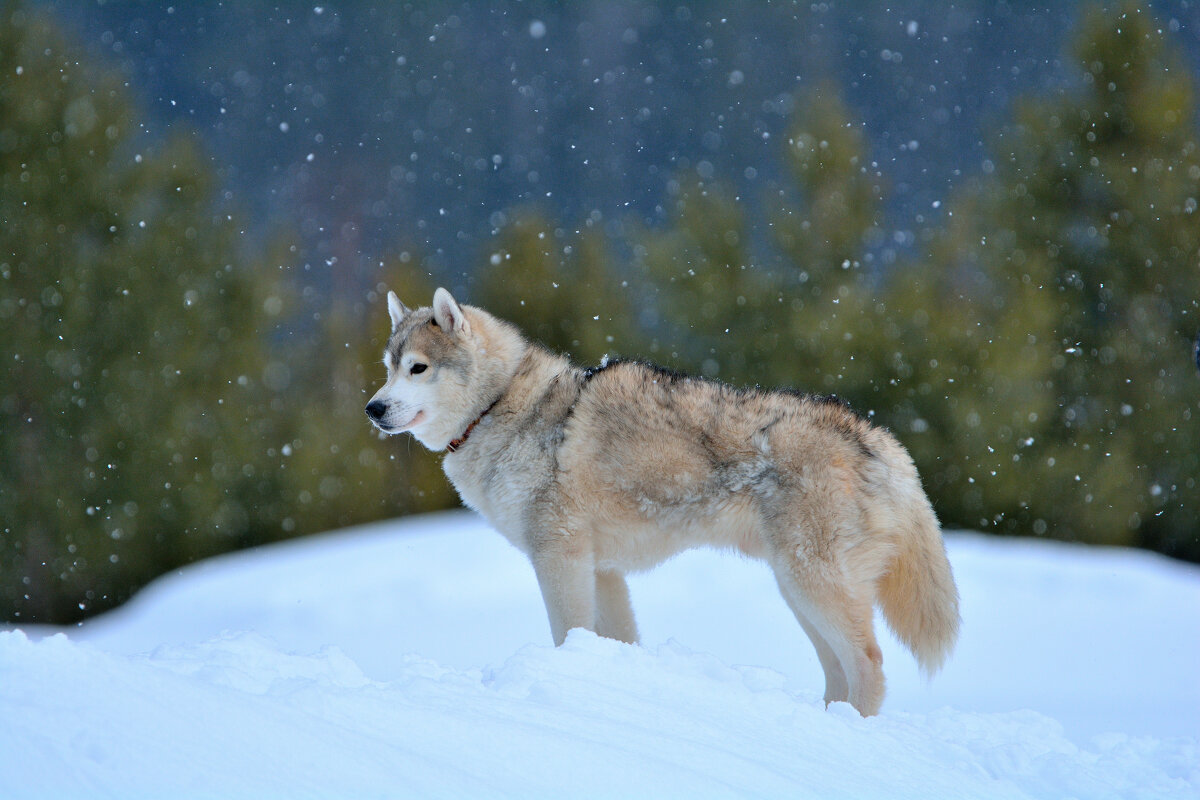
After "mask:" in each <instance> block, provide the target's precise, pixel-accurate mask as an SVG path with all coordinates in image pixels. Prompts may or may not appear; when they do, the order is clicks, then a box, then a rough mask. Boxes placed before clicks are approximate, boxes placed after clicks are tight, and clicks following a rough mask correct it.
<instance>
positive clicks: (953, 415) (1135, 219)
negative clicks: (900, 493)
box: [0, 0, 1200, 622]
mask: <svg viewBox="0 0 1200 800" xmlns="http://www.w3.org/2000/svg"><path fill="white" fill-rule="evenodd" d="M904 5H907V8H906V9H897V8H896V6H895V5H894V4H891V5H888V6H884V5H883V4H876V3H846V4H838V3H815V4H813V3H807V2H806V3H803V4H788V3H781V4H762V3H751V2H735V3H695V4H690V5H688V4H660V3H650V2H633V1H632V0H629V1H626V2H616V3H613V2H600V0H592V1H591V2H580V3H572V4H563V5H561V6H560V5H559V4H553V3H520V2H515V0H513V1H510V2H499V3H488V4H471V5H467V4H462V3H454V2H439V1H437V0H434V1H432V2H423V3H414V4H400V3H395V4H391V3H377V4H369V3H357V2H355V3H345V4H340V5H338V6H336V7H335V6H332V5H330V6H305V7H300V6H293V5H286V6H285V7H284V8H283V9H280V8H278V7H276V6H274V5H271V4H264V3H259V2H246V3H237V4H221V3H195V4H191V3H189V4H186V7H183V6H182V5H181V6H180V7H172V6H167V5H160V4H124V3H109V4H106V3H103V2H100V3H95V4H91V3H88V4H81V3H67V2H41V3H36V2H23V3H22V2H16V3H14V2H9V3H5V4H4V5H3V6H0V618H3V619H7V620H10V621H18V622H19V621H29V622H33V621H46V622H50V621H53V622H66V621H70V620H74V619H78V618H81V617H84V616H87V615H89V614H93V613H96V612H99V611H102V610H104V609H106V608H109V607H111V606H113V605H115V604H117V603H120V602H122V601H123V600H125V599H127V598H128V597H129V596H130V595H131V594H132V593H133V592H134V591H136V589H137V588H138V587H139V586H141V585H143V584H144V583H145V582H147V581H148V580H150V579H152V578H153V577H154V576H156V575H158V574H161V573H162V572H164V571H168V570H170V569H173V568H176V567H178V566H180V565H183V564H185V563H188V562H190V561H193V560H196V559H198V558H203V557H206V556H211V555H214V554H217V553H221V552H224V551H228V550H231V549H235V548H242V547H249V546H255V545H258V544H262V543H266V542H271V541H275V540H279V539H284V538H288V537H293V536H299V535H304V534H310V533H315V532H319V531H325V530H329V529H333V528H338V527H341V526H346V525H351V524H355V523H361V522H367V521H370V520H375V519H380V518H384V517H390V516H395V515H399V514H404V513H411V512H418V511H427V510H433V509H438V508H445V507H448V506H451V505H454V504H455V503H456V498H455V497H454V495H453V493H452V491H451V489H450V487H449V486H448V484H447V483H446V481H445V479H444V478H443V477H442V475H441V472H440V465H439V456H437V455H433V454H429V453H426V452H424V451H423V450H422V448H421V447H420V446H419V445H416V444H415V443H412V442H411V441H409V440H407V439H393V440H387V441H380V440H379V438H378V437H377V436H376V435H374V434H373V433H372V429H371V427H370V426H369V425H368V423H367V421H366V419H365V417H364V415H363V413H362V406H363V404H364V403H365V400H366V399H367V397H369V395H370V393H371V392H373V391H374V388H375V387H376V386H377V385H379V383H380V382H381V381H382V379H383V368H382V366H381V365H380V363H379V356H380V353H381V351H382V346H383V342H384V339H385V335H386V333H387V324H388V323H387V314H386V312H385V309H384V304H383V301H382V299H381V298H382V294H383V292H384V290H385V288H393V289H396V290H397V291H398V293H399V294H400V295H401V297H402V298H403V299H404V301H405V302H406V303H408V304H410V305H415V304H424V303H428V302H429V298H430V296H431V292H432V290H433V288H434V287H435V286H437V285H446V286H448V287H449V288H451V289H452V290H454V291H455V292H456V293H457V295H458V296H459V299H460V300H462V301H465V302H470V303H473V304H476V305H480V306H483V307H486V308H488V309H490V310H492V311H493V312H495V313H497V314H499V315H501V316H505V317H507V318H509V319H511V320H513V321H515V322H517V323H518V324H519V325H520V326H521V327H522V328H523V329H524V330H525V331H526V332H527V333H528V334H529V335H531V336H533V337H535V338H537V339H539V340H541V341H542V342H544V343H546V344H547V345H549V346H551V347H554V348H557V349H560V350H563V351H567V352H569V353H571V354H572V355H573V356H574V357H575V359H576V361H577V362H580V363H589V362H593V363H594V362H595V361H596V360H598V359H600V358H601V357H602V356H604V355H605V354H611V355H626V356H642V357H646V358H650V359H652V360H655V361H658V362H660V363H663V364H665V365H668V366H671V367H674V368H678V369H683V370H686V371H690V372H694V373H698V374H702V375H705V376H708V377H713V378H717V379H720V380H724V381H728V382H732V383H735V384H761V385H764V386H776V385H786V386H792V387H796V388H799V389H801V390H804V391H810V392H819V393H836V394H838V395H839V396H842V397H844V398H846V399H847V400H849V401H850V402H851V404H852V405H853V406H854V407H855V408H856V409H857V410H859V411H860V412H861V413H863V414H866V415H869V416H870V417H872V418H873V419H874V420H875V421H876V422H877V423H879V424H881V425H885V426H887V427H889V428H891V429H892V430H893V431H894V432H895V433H896V434H897V436H898V437H899V439H900V440H901V441H902V442H903V443H904V444H905V445H907V446H908V447H909V448H910V449H911V451H912V452H913V455H914V457H915V458H916V460H917V463H918V466H919V467H920V470H921V474H922V477H923V479H924V482H925V485H926V487H927V489H928V491H929V492H930V495H931V496H932V498H933V500H934V505H935V507H936V509H937V512H938V514H939V516H940V518H941V519H942V521H943V524H944V525H946V526H947V527H966V528H972V529H979V530H983V531H987V532H995V533H1000V534H1011V535H1029V536H1041V537H1050V538H1058V539H1065V540H1071V541H1080V542H1091V543H1100V544H1117V545H1132V546H1137V547H1145V548H1151V549H1154V550H1158V551H1160V552H1164V553H1168V554H1170V555H1173V556H1176V557H1179V558H1185V559H1189V560H1193V561H1195V560H1200V516H1198V515H1200V486H1198V485H1197V482H1198V480H1200V374H1198V372H1197V364H1196V363H1195V361H1194V358H1195V356H1194V355H1193V340H1194V339H1195V337H1196V335H1197V331H1198V329H1200V213H1198V212H1197V202H1198V201H1200V123H1198V119H1200V117H1198V109H1197V107H1196V100H1197V96H1196V91H1197V86H1196V80H1197V74H1198V73H1200V12H1198V11H1197V5H1196V4H1195V3H1191V2H1177V3H1151V4H1143V5H1138V4H1132V3H1125V4H1113V5H1111V6H1097V5H1089V4H1074V3H1071V4H1057V5H1054V6H1052V8H1051V9H1043V10H1032V9H1027V8H1026V7H1025V6H1024V4H1015V3H1011V4H1010V3H989V2H962V3H956V4H951V5H949V6H947V5H946V4H944V3H940V2H932V1H930V2H913V3H909V4H904Z"/></svg>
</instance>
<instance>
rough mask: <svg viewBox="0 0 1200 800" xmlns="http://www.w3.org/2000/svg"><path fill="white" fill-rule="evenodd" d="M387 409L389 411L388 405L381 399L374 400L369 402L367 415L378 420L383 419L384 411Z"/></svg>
mask: <svg viewBox="0 0 1200 800" xmlns="http://www.w3.org/2000/svg"><path fill="white" fill-rule="evenodd" d="M385 411H387V406H386V405H384V404H383V402H381V401H379V400H372V401H371V402H369V403H367V416H368V417H370V418H371V419H373V420H375V421H376V422H379V420H381V419H383V412H385Z"/></svg>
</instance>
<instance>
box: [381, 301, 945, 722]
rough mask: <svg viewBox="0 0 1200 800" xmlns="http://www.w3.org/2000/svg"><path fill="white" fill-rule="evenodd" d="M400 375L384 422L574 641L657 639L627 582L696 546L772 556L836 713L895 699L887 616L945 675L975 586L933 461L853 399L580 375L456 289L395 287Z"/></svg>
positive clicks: (618, 372) (606, 365) (389, 357)
mask: <svg viewBox="0 0 1200 800" xmlns="http://www.w3.org/2000/svg"><path fill="white" fill-rule="evenodd" d="M387 305H388V312H389V315H390V317H391V326H392V327H391V334H390V336H389V338H388V342H387V347H386V349H385V352H384V364H385V366H386V368H387V382H386V383H385V384H384V386H383V387H382V388H381V389H379V391H378V392H376V393H375V395H374V396H373V397H372V398H371V401H370V402H369V403H368V404H367V407H366V413H367V416H368V417H369V418H370V420H371V422H372V423H374V424H375V426H376V427H378V428H379V430H381V431H383V432H384V433H387V434H396V433H400V432H403V431H407V432H409V433H411V434H412V435H413V436H414V437H415V438H416V439H417V440H418V441H419V442H421V444H423V445H424V446H425V447H427V448H429V449H430V450H433V451H445V453H446V455H445V458H444V460H443V468H444V469H445V472H446V475H447V477H449V479H450V481H451V482H452V483H453V484H454V487H455V488H456V489H457V490H458V493H459V495H460V496H461V497H462V500H463V502H464V503H465V504H466V505H468V506H469V507H471V508H473V509H475V510H476V511H478V512H479V513H481V514H482V515H483V516H484V517H485V518H486V519H487V520H488V522H489V523H490V524H491V525H492V526H493V527H494V528H495V529H496V530H497V531H499V532H500V533H501V534H503V535H504V536H505V537H506V538H507V539H508V540H509V541H510V542H511V543H512V544H513V545H515V546H516V547H517V548H518V549H520V550H521V551H522V552H523V553H525V555H526V556H528V558H529V560H530V561H531V562H532V564H533V568H534V572H535V573H536V575H537V580H538V585H539V587H540V588H541V592H542V598H543V600H544V601H545V605H546V612H547V615H548V616H549V620H550V630H551V633H552V635H553V638H554V642H555V644H556V645H561V644H562V643H563V640H564V639H565V638H566V635H567V631H569V630H570V629H572V628H586V629H588V630H590V631H593V632H595V633H597V634H599V635H601V636H605V637H609V638H613V639H619V640H621V641H624V642H631V643H636V642H637V641H638V632H637V626H636V624H635V622H634V615H633V610H632V608H631V606H630V601H629V590H628V587H627V585H626V581H625V575H626V574H628V573H630V572H636V571H639V570H648V569H650V568H651V567H654V566H655V565H657V564H660V563H661V562H663V561H664V560H666V559H667V558H670V557H671V556H672V555H674V554H676V553H679V552H681V551H683V550H687V549H690V548H693V547H697V546H712V547H717V548H725V549H733V550H737V551H740V552H742V553H744V554H746V555H748V556H751V557H754V558H759V559H765V560H766V562H767V563H768V564H769V565H770V566H771V569H772V570H773V571H774V575H775V579H776V582H777V583H778V585H779V589H780V592H781V593H782V595H783V598H784V600H785V601H786V602H787V604H788V606H789V607H790V608H791V610H792V612H793V613H794V614H795V616H796V619H797V621H798V622H799V623H800V626H801V627H802V628H803V629H804V632H805V633H806V634H807V635H808V637H809V639H811V640H812V643H813V646H814V647H815V648H816V651H817V656H818V658H819V659H820V662H821V666H822V668H823V669H824V672H825V702H826V704H827V705H828V704H829V703H832V702H836V701H849V702H850V703H851V704H852V705H853V706H854V708H856V709H857V710H858V711H859V712H860V713H861V714H862V715H863V716H868V715H872V714H875V713H877V712H878V711H879V707H880V705H881V703H882V702H883V696H884V675H883V669H882V663H883V656H882V653H881V652H880V649H879V645H878V644H877V642H876V639H875V631H874V621H873V616H874V606H875V605H878V606H880V608H881V609H882V611H883V615H884V617H885V619H886V620H887V622H888V624H889V625H890V627H891V629H892V631H894V632H895V634H896V636H897V638H899V639H900V641H901V642H903V643H904V644H905V645H906V646H907V647H908V649H909V650H911V651H912V653H913V655H914V657H915V658H916V659H917V662H918V664H919V665H920V667H921V668H922V670H923V671H924V672H925V673H926V675H932V674H933V673H935V672H936V671H937V670H938V669H939V668H940V667H941V665H942V664H943V662H944V660H945V659H946V657H947V656H948V655H949V653H950V651H951V649H952V648H953V646H954V642H955V640H956V638H957V635H958V628H959V613H958V590H957V587H956V586H955V583H954V577H953V575H952V573H951V568H950V562H949V560H948V559H947V558H946V551H945V544H944V542H943V541H942V536H941V530H940V527H939V525H938V521H937V518H936V517H935V515H934V512H933V509H932V507H931V506H930V503H929V500H928V498H927V497H926V495H925V492H924V491H923V490H922V488H921V482H920V479H919V477H918V475H917V470H916V467H915V466H914V465H913V462H912V459H911V458H910V457H909V455H908V452H907V451H906V450H905V449H904V447H903V446H901V445H900V443H899V442H898V441H897V440H896V439H895V438H894V437H893V436H892V435H891V434H890V433H888V432H887V431H886V430H884V429H882V428H879V427H875V426H872V425H870V424H869V423H868V422H866V421H865V420H864V419H863V418H861V417H860V416H858V415H857V414H855V413H854V412H853V411H851V410H850V408H849V407H848V406H847V405H845V404H844V403H842V402H841V401H839V400H836V399H833V398H828V397H821V396H811V395H805V394H801V393H799V392H794V391H763V390H759V389H740V388H734V387H731V386H728V385H725V384H722V383H718V382H715V381H710V380H704V379H700V378H694V377H689V376H686V375H682V374H678V373H675V372H672V371H669V370H666V369H663V368H661V367H656V366H653V365H650V364H646V363H642V362H637V361H622V360H607V359H606V360H605V361H603V362H601V363H600V364H599V365H598V366H595V367H591V368H587V369H585V368H580V367H577V366H574V365H572V364H571V363H570V362H569V361H568V360H567V358H566V357H564V356H562V355H558V354H556V353H552V352H550V351H549V350H547V349H546V348H544V347H542V346H541V345H538V344H536V343H533V342H530V341H528V340H526V339H525V338H524V337H523V336H522V335H521V333H520V332H519V331H518V330H517V328H516V327H515V326H513V325H512V324H510V323H508V322H505V321H503V320H500V319H498V318H496V317H494V316H492V315H491V314H489V313H487V312H486V311H484V310H483V309H480V308H475V307H473V306H470V305H460V304H459V303H458V302H456V301H455V299H454V298H453V296H451V294H450V293H449V292H447V291H446V290H445V289H438V290H437V291H436V292H435V293H434V296H433V305H432V306H431V307H423V308H417V309H409V308H408V307H406V306H405V305H404V304H403V303H401V302H400V300H399V298H398V297H397V296H396V295H395V293H393V292H389V293H388V295H387Z"/></svg>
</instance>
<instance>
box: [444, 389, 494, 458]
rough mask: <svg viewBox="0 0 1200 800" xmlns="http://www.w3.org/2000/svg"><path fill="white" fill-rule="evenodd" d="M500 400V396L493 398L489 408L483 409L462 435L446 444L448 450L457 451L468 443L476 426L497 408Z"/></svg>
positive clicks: (450, 451) (449, 451)
mask: <svg viewBox="0 0 1200 800" xmlns="http://www.w3.org/2000/svg"><path fill="white" fill-rule="evenodd" d="M499 402H500V398H499V397H497V398H496V399H495V400H493V401H492V404H491V405H490V406H488V407H487V408H485V409H484V410H483V413H482V414H480V415H479V416H478V417H476V418H475V420H474V421H473V422H472V423H471V424H470V425H468V426H467V429H466V430H465V431H463V433H462V436H459V437H458V438H457V439H453V440H451V442H450V443H449V444H447V445H446V452H448V453H457V452H458V449H459V448H460V447H462V446H463V445H464V444H466V443H467V439H469V438H470V436H471V431H473V430H475V426H476V425H478V424H479V423H480V422H482V421H483V418H484V417H486V416H487V415H488V412H489V411H491V410H492V409H493V408H495V407H496V403H499Z"/></svg>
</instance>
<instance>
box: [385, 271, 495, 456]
mask: <svg viewBox="0 0 1200 800" xmlns="http://www.w3.org/2000/svg"><path fill="white" fill-rule="evenodd" d="M387 303H388V314H389V315H390V316H391V318H392V332H391V335H390V336H389V337H388V343H387V348H386V349H385V350H384V353H383V363H384V366H386V367H387V383H385V384H384V385H383V388H381V389H380V390H379V391H378V392H376V393H375V396H374V397H372V398H371V402H369V403H367V408H366V411H367V416H368V417H369V418H370V419H371V422H373V423H374V424H375V426H376V427H377V428H379V430H381V431H383V432H384V433H389V434H391V433H402V432H404V431H408V432H409V433H411V434H412V435H413V436H414V437H415V438H416V439H417V441H419V442H421V444H423V445H425V446H426V447H428V448H429V449H430V450H441V449H444V448H445V447H446V445H447V444H448V443H449V442H450V441H451V440H452V439H454V438H455V437H457V436H459V435H461V434H462V432H463V428H465V426H466V425H468V424H469V423H470V421H471V420H472V419H474V418H476V417H477V416H478V415H479V413H480V410H481V409H480V404H481V403H483V406H482V407H486V403H488V402H491V401H492V400H494V399H495V398H494V397H488V398H487V399H486V400H485V399H484V398H483V397H480V394H481V393H484V392H486V391H488V390H489V387H487V386H486V385H483V384H486V383H487V382H488V381H487V380H486V379H487V373H488V372H489V370H487V369H481V360H485V359H486V357H487V347H486V342H484V341H482V340H483V339H486V334H487V331H486V330H484V329H486V328H487V327H488V322H489V321H490V318H489V317H488V315H487V314H486V313H485V312H483V311H482V310H480V309H477V308H472V307H470V306H465V307H464V306H460V305H459V304H458V303H457V302H455V300H454V298H453V297H452V296H451V295H450V293H449V292H448V291H446V290H445V289H438V290H437V291H436V292H435V293H434V295H433V306H432V307H426V308H418V309H415V310H414V309H409V308H407V307H406V306H405V305H404V304H403V303H401V302H400V298H398V297H397V296H396V294H395V292H388V296H387ZM473 323H474V324H473ZM485 366H486V365H485Z"/></svg>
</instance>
